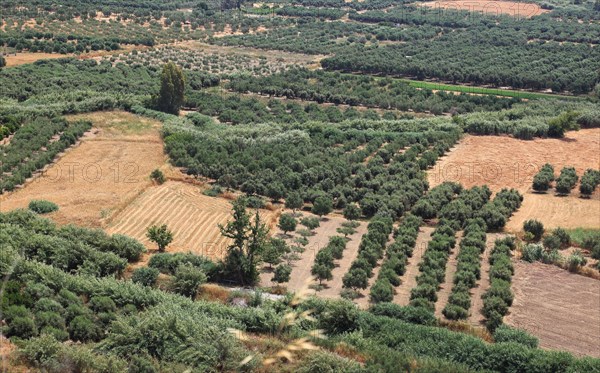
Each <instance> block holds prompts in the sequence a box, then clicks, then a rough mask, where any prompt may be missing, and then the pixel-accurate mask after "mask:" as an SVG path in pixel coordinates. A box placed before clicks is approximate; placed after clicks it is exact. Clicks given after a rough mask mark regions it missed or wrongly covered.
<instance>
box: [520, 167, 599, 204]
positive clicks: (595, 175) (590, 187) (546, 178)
mask: <svg viewBox="0 0 600 373" xmlns="http://www.w3.org/2000/svg"><path fill="white" fill-rule="evenodd" d="M578 180H579V177H578V176H577V172H576V171H575V168H574V167H563V169H562V170H561V171H560V175H559V176H558V178H555V176H554V167H552V165H551V164H549V163H546V164H545V165H543V166H542V168H541V169H540V171H539V172H538V173H537V174H536V175H535V176H534V177H533V183H532V188H533V190H534V191H536V192H540V193H543V192H546V191H548V190H549V189H550V188H551V186H552V183H553V182H554V181H556V184H555V189H556V193H557V194H558V195H567V194H569V193H571V190H572V189H573V188H575V186H576V185H577V181H578ZM598 184H600V171H598V170H594V169H587V170H586V171H585V172H584V174H583V176H582V177H581V181H580V183H579V192H580V193H581V196H582V197H586V198H589V197H590V195H592V194H593V193H594V191H595V190H596V188H597V187H598Z"/></svg>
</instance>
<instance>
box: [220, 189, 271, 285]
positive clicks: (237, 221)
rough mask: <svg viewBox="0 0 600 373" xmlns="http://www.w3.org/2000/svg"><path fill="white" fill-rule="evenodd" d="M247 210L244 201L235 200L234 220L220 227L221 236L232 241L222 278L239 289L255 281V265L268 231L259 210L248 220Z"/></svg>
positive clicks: (256, 271) (256, 272) (242, 199)
mask: <svg viewBox="0 0 600 373" xmlns="http://www.w3.org/2000/svg"><path fill="white" fill-rule="evenodd" d="M246 206H247V202H246V200H245V199H244V198H238V199H237V200H236V201H235V202H234V203H233V219H232V220H231V221H229V222H228V223H227V225H225V226H222V225H219V229H220V230H221V234H222V235H223V236H225V237H227V238H230V239H232V240H233V242H232V243H231V245H229V247H228V248H227V250H228V252H227V256H226V257H225V260H224V262H223V270H224V274H223V275H224V276H225V277H227V279H228V280H233V281H235V282H237V283H239V284H241V285H254V284H255V283H256V282H257V281H258V269H257V264H258V262H259V261H260V260H259V258H260V255H261V252H262V250H263V249H264V248H265V246H266V240H267V233H268V229H267V227H266V225H265V224H264V223H263V222H262V220H261V219H260V215H259V214H258V210H257V211H256V213H255V215H254V218H253V219H251V218H250V214H248V212H247V211H246Z"/></svg>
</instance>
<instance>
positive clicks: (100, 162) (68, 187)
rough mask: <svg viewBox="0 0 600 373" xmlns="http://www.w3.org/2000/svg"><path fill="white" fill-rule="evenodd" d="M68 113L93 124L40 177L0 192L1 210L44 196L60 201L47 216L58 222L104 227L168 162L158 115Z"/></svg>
mask: <svg viewBox="0 0 600 373" xmlns="http://www.w3.org/2000/svg"><path fill="white" fill-rule="evenodd" d="M69 119H72V120H76V119H86V120H91V121H92V122H93V124H94V126H93V128H92V130H91V131H89V132H87V133H86V134H85V135H84V136H83V137H82V138H81V139H80V141H79V143H78V144H77V145H75V146H74V147H71V148H69V149H68V150H67V151H65V152H64V153H63V154H62V156H60V157H59V159H58V160H57V161H56V162H55V163H53V164H51V165H50V166H48V167H47V168H46V169H45V170H44V171H43V172H42V173H41V174H40V175H38V177H35V178H33V179H32V180H30V181H29V182H27V183H26V184H25V186H24V187H23V188H20V189H17V190H15V191H14V192H12V193H7V194H4V195H2V196H0V209H1V210H2V211H6V210H11V209H14V208H22V207H27V204H28V203H29V201H30V200H32V199H46V200H49V201H52V202H54V203H56V204H58V206H59V211H57V212H55V213H53V214H52V215H50V216H51V217H52V219H54V220H55V221H57V222H58V223H59V224H66V223H74V224H78V225H83V226H87V227H102V226H103V224H104V223H106V221H108V220H109V219H110V218H111V217H112V216H113V215H114V214H115V213H117V212H118V211H119V210H120V209H122V208H123V207H124V206H125V205H127V204H128V203H129V202H130V201H132V200H133V199H134V198H135V197H137V195H138V194H140V193H141V192H143V191H144V190H145V189H146V188H147V187H149V186H150V185H151V181H150V179H149V175H150V172H151V171H152V170H153V169H155V168H159V167H161V166H164V165H165V164H166V157H165V155H164V154H163V145H162V140H161V138H160V134H159V126H160V123H159V122H157V121H154V120H150V119H146V118H142V117H139V116H136V115H133V114H130V113H125V112H120V111H113V112H102V113H92V114H85V115H76V116H70V117H69Z"/></svg>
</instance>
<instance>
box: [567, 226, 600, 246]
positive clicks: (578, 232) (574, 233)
mask: <svg viewBox="0 0 600 373" xmlns="http://www.w3.org/2000/svg"><path fill="white" fill-rule="evenodd" d="M567 231H568V232H569V235H570V236H571V242H573V243H574V244H576V245H577V246H581V245H582V243H583V240H584V239H586V238H588V237H591V236H600V229H595V228H575V229H569V230H567Z"/></svg>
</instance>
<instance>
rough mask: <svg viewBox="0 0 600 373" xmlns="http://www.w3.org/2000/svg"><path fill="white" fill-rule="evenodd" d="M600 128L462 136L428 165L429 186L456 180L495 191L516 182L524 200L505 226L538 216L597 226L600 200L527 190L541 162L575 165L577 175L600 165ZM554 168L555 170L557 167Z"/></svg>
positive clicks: (553, 223) (549, 221) (515, 227)
mask: <svg viewBox="0 0 600 373" xmlns="http://www.w3.org/2000/svg"><path fill="white" fill-rule="evenodd" d="M598 149H600V129H597V128H594V129H582V130H580V131H576V132H568V133H567V134H566V135H565V138H564V139H539V138H538V139H534V140H519V139H516V138H511V137H504V136H471V135H467V136H465V137H464V138H463V139H462V140H461V141H460V142H459V143H458V144H457V145H456V146H455V147H454V148H453V149H452V150H451V151H450V152H449V153H448V154H447V155H446V156H444V157H442V158H440V160H439V161H438V163H437V164H436V166H435V167H434V168H433V169H431V170H429V171H428V179H429V183H430V185H431V186H435V185H438V184H440V183H442V182H444V181H456V182H459V183H461V184H462V185H463V186H464V187H466V188H469V187H471V186H474V185H484V184H486V185H488V186H489V188H490V189H491V190H492V191H493V192H498V191H500V190H501V189H502V188H516V189H518V190H519V191H520V192H521V193H523V194H525V198H524V200H523V205H522V206H521V207H520V209H519V210H518V211H517V212H516V213H515V215H514V216H513V217H512V218H511V219H510V220H509V222H508V224H507V227H506V228H507V230H509V231H519V230H520V229H521V227H522V224H523V221H524V220H527V219H531V218H536V219H539V220H540V221H542V222H543V223H544V225H546V226H548V227H558V226H562V227H571V228H574V227H592V228H593V227H597V226H598V222H599V221H600V200H599V199H598V198H597V193H596V194H595V195H594V196H592V199H591V200H583V199H580V198H578V195H579V192H578V191H574V192H573V196H568V197H560V198H559V197H555V196H554V194H553V192H549V193H548V194H534V193H532V192H531V182H532V180H533V176H534V175H535V174H536V173H537V172H538V171H539V169H540V168H541V167H542V166H543V165H544V164H545V163H550V164H552V165H553V166H554V168H555V170H560V169H561V168H563V167H565V166H573V167H575V169H576V171H577V174H578V175H579V176H581V175H582V174H583V172H584V171H585V170H586V169H588V168H593V169H598V168H599V167H600V153H599V152H598ZM557 172H558V171H557Z"/></svg>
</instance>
